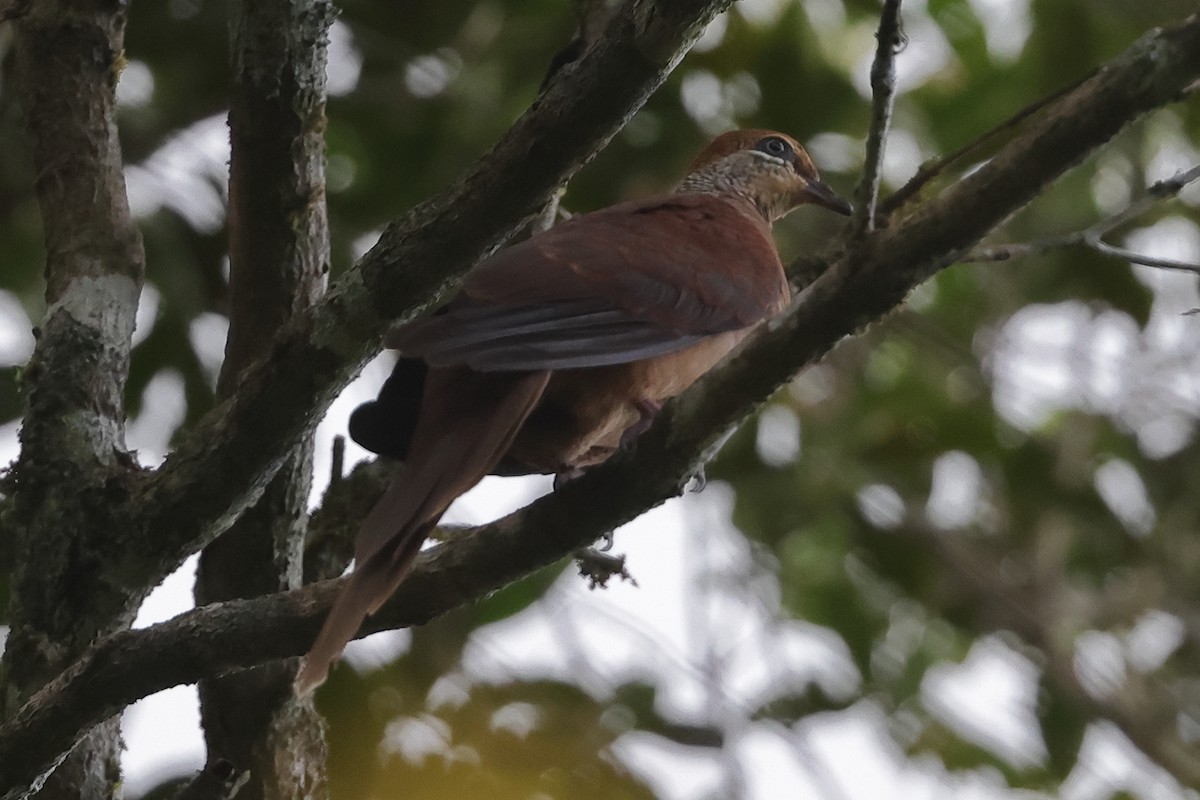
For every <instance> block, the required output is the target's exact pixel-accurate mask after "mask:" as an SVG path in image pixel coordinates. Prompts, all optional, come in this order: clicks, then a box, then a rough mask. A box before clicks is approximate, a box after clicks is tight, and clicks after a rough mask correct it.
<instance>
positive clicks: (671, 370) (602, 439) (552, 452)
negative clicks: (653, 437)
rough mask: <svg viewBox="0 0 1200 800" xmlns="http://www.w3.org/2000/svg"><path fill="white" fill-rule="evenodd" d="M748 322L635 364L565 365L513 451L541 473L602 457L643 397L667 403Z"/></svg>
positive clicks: (626, 426)
mask: <svg viewBox="0 0 1200 800" xmlns="http://www.w3.org/2000/svg"><path fill="white" fill-rule="evenodd" d="M749 332H750V331H749V329H746V330H739V331H731V332H729V333H723V334H719V335H716V336H712V337H709V338H707V339H705V340H704V341H701V342H698V343H696V344H694V345H691V346H690V347H686V348H684V349H682V350H679V351H676V352H674V353H668V354H667V355H663V356H657V357H655V358H649V359H645V360H642V361H634V362H631V363H629V364H617V365H614V366H609V367H593V368H588V369H571V370H559V371H556V372H554V373H553V374H552V375H551V378H550V383H549V385H548V386H547V387H546V391H545V394H544V395H543V397H542V401H541V402H540V403H539V404H538V406H537V408H535V409H534V411H533V413H532V414H530V416H529V418H528V419H527V420H526V422H525V424H524V426H523V427H522V428H521V431H520V433H519V434H518V435H517V438H516V439H515V441H514V442H513V444H512V447H511V448H510V449H509V451H508V455H509V457H510V458H512V459H514V460H515V461H517V462H520V463H521V464H524V465H527V466H528V467H530V468H531V469H534V470H536V471H539V472H562V471H564V470H568V469H572V468H576V467H588V466H592V465H594V464H598V463H600V462H601V461H604V460H605V459H606V458H608V457H609V456H610V455H612V453H613V452H614V451H615V450H616V449H617V448H618V447H619V446H620V444H621V436H622V434H624V433H625V431H626V430H628V429H629V428H630V427H631V426H632V425H634V424H635V423H637V422H638V421H639V420H640V418H641V412H640V411H639V410H638V406H639V404H641V401H647V400H648V401H651V402H653V403H662V402H665V401H666V400H668V399H670V398H672V397H674V396H675V395H677V394H679V393H680V392H682V391H683V390H684V389H686V388H688V387H689V386H691V385H692V384H693V383H694V382H695V381H696V379H697V378H699V377H700V376H701V375H703V374H704V373H705V372H708V371H709V370H710V369H712V367H713V366H714V365H715V364H716V363H717V362H718V361H720V360H721V359H722V358H724V357H725V355H727V354H728V353H729V351H730V350H732V349H733V348H734V347H735V346H736V345H737V344H738V342H740V341H741V340H742V339H743V338H745V336H746V335H747V334H748V333H749Z"/></svg>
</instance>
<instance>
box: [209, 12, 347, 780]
mask: <svg viewBox="0 0 1200 800" xmlns="http://www.w3.org/2000/svg"><path fill="white" fill-rule="evenodd" d="M233 15H234V16H233V18H232V20H231V28H232V41H233V53H232V62H233V94H232V101H231V105H230V110H229V127H230V132H231V159H230V180H229V260H230V297H231V308H230V320H229V337H228V339H227V341H226V347H225V362H224V364H223V365H222V369H221V374H220V377H219V379H218V382H217V394H218V396H219V397H220V398H222V399H228V398H230V397H232V396H233V395H234V394H236V392H237V387H238V379H239V376H240V375H241V373H242V371H243V370H245V369H246V368H247V367H249V366H250V365H251V364H253V363H254V362H255V361H256V360H258V359H260V358H263V357H265V356H266V355H267V353H268V352H269V349H270V344H271V342H272V341H273V340H274V338H275V336H276V335H277V334H278V333H279V331H280V330H281V329H282V328H283V327H284V326H285V325H286V324H287V323H288V322H289V321H290V320H291V319H293V318H294V317H295V316H296V315H297V314H298V313H301V312H303V311H305V310H307V309H308V308H310V307H311V306H312V305H313V303H314V302H315V301H316V300H317V299H318V298H319V297H320V295H321V294H322V293H323V291H324V288H325V278H326V274H327V273H328V270H329V226H328V220H327V217H326V210H325V150H324V139H323V134H324V129H325V65H326V46H327V32H328V28H329V25H330V23H331V22H332V21H333V15H334V11H333V7H332V5H331V4H330V3H329V2H328V0H270V1H269V2H241V3H235V4H234V9H233ZM311 482H312V442H311V439H310V438H305V439H304V440H303V441H302V442H301V443H300V444H299V446H298V447H297V448H296V449H295V451H294V452H293V453H292V455H291V457H290V458H289V459H288V460H287V461H286V462H284V464H283V466H282V467H281V468H280V470H279V471H278V472H277V473H276V474H275V477H274V479H273V480H272V481H271V483H270V484H268V485H267V487H266V489H265V490H264V492H263V494H262V496H261V497H260V498H259V499H258V502H257V503H255V505H254V506H252V507H251V508H249V509H248V510H247V511H246V513H244V514H243V515H242V516H241V518H240V519H238V521H237V523H236V524H234V525H233V527H231V528H230V529H229V530H228V531H226V532H225V533H224V534H223V535H222V536H221V537H220V538H218V539H217V540H216V541H215V542H213V543H212V544H210V545H209V546H208V547H207V548H205V549H204V551H203V552H202V553H201V555H200V566H199V571H198V573H197V582H196V602H197V603H198V604H200V605H204V604H208V603H213V602H219V601H224V600H233V599H237V598H245V597H254V596H256V595H263V594H270V593H272V592H279V591H286V590H288V589H296V588H298V587H299V586H300V583H301V574H302V567H303V565H302V555H303V549H304V537H305V522H306V519H307V510H308V492H309V487H310V484H311ZM294 671H295V665H294V663H292V662H291V661H276V662H271V663H267V664H262V665H259V666H257V667H252V668H250V669H245V670H240V671H237V672H232V673H229V674H225V675H220V676H216V677H213V678H209V679H208V680H204V681H201V683H200V713H201V721H202V724H203V727H204V734H205V739H206V742H207V745H208V761H209V764H215V763H220V762H228V763H229V764H232V765H233V766H234V768H235V769H236V770H237V771H239V772H243V771H244V772H248V773H249V780H248V781H247V783H246V784H245V785H244V786H242V787H241V789H240V790H239V797H242V798H247V800H268V799H270V798H281V799H282V798H293V799H294V800H299V799H300V798H314V799H315V800H316V799H319V798H323V797H325V796H326V795H327V790H326V785H325V769H324V764H325V741H324V735H323V723H322V720H321V717H320V715H319V714H317V712H316V710H315V708H314V707H313V705H312V702H311V699H305V700H298V699H296V698H295V697H294V696H293V694H292V691H291V683H292V675H293V673H294Z"/></svg>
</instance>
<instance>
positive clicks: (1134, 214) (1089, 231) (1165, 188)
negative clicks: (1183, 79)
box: [962, 164, 1200, 273]
mask: <svg viewBox="0 0 1200 800" xmlns="http://www.w3.org/2000/svg"><path fill="white" fill-rule="evenodd" d="M1196 180H1200V164H1197V165H1195V166H1193V167H1190V168H1189V169H1186V170H1180V171H1179V172H1177V173H1175V174H1174V175H1172V176H1171V177H1170V178H1166V179H1164V180H1161V181H1158V182H1157V183H1155V184H1154V185H1153V186H1151V187H1150V188H1149V189H1147V190H1146V193H1145V194H1144V195H1142V196H1141V197H1139V198H1138V199H1137V200H1134V201H1133V202H1132V203H1130V204H1129V205H1127V206H1126V207H1125V208H1123V209H1121V210H1120V211H1118V212H1117V213H1115V214H1113V215H1112V216H1109V217H1106V218H1105V219H1102V220H1100V221H1099V222H1097V223H1095V224H1093V225H1091V226H1089V227H1088V228H1085V229H1084V230H1082V231H1076V232H1074V233H1065V234H1061V235H1058V236H1048V237H1046V238H1044V239H1035V240H1033V241H1029V242H1016V243H1013V244H1002V245H993V246H991V247H979V248H976V249H974V250H972V251H971V252H969V253H967V254H966V255H965V256H963V259H962V260H963V261H975V262H982V261H1009V260H1011V259H1014V258H1028V257H1030V256H1039V255H1042V254H1043V253H1048V252H1050V251H1052V250H1059V249H1061V248H1064V247H1072V246H1074V245H1079V244H1084V245H1087V246H1088V247H1090V248H1092V249H1093V250H1096V251H1097V252H1099V253H1102V254H1104V255H1107V256H1112V257H1114V258H1120V259H1124V260H1125V261H1130V262H1132V263H1134V264H1143V265H1145V266H1148V267H1156V268H1158V269H1169V270H1177V271H1180V272H1197V273H1200V264H1192V263H1189V262H1186V261H1178V260H1176V259H1169V258H1154V257H1151V256H1146V255H1142V254H1141V253H1135V252H1134V251H1132V250H1127V249H1125V248H1123V247H1116V246H1115V245H1111V244H1109V243H1108V242H1106V241H1104V237H1105V236H1106V235H1107V234H1108V233H1110V232H1111V231H1113V230H1115V229H1116V228H1119V227H1120V226H1122V225H1124V224H1125V223H1127V222H1130V221H1132V220H1134V219H1137V218H1138V217H1139V216H1141V215H1142V214H1144V213H1145V212H1146V211H1148V210H1149V209H1151V208H1153V207H1154V206H1156V205H1158V204H1159V203H1161V202H1163V201H1165V200H1170V199H1171V198H1174V197H1176V196H1177V195H1178V194H1179V193H1180V192H1181V191H1183V188H1184V187H1185V186H1187V185H1188V184H1190V183H1192V182H1194V181H1196Z"/></svg>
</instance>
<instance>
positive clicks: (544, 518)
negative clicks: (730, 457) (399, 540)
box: [0, 15, 1200, 791]
mask: <svg viewBox="0 0 1200 800" xmlns="http://www.w3.org/2000/svg"><path fill="white" fill-rule="evenodd" d="M1197 77H1200V15H1198V16H1193V17H1191V18H1189V19H1188V20H1187V21H1186V22H1185V23H1183V24H1181V25H1179V26H1177V27H1175V28H1172V29H1170V30H1167V31H1164V32H1155V33H1152V34H1150V35H1148V36H1146V37H1144V38H1142V39H1141V40H1139V41H1138V42H1137V43H1135V44H1134V45H1133V46H1132V47H1131V48H1130V49H1129V50H1127V51H1126V52H1125V53H1124V54H1123V55H1121V56H1120V57H1118V58H1117V59H1115V60H1114V61H1112V62H1111V63H1110V64H1109V65H1108V66H1107V67H1106V68H1105V69H1104V70H1102V71H1100V72H1099V73H1097V74H1096V76H1094V77H1093V78H1092V79H1091V80H1089V81H1087V82H1085V83H1084V84H1082V85H1080V86H1079V87H1078V88H1077V89H1076V90H1075V91H1073V92H1071V93H1069V94H1067V95H1065V96H1063V97H1062V98H1060V99H1059V100H1058V101H1057V102H1055V103H1053V104H1052V105H1051V106H1050V107H1049V108H1048V109H1047V113H1046V114H1044V115H1042V116H1041V117H1040V118H1039V119H1038V120H1037V121H1035V122H1034V123H1033V124H1031V125H1030V127H1029V129H1028V130H1026V131H1025V132H1024V133H1023V134H1022V135H1020V136H1018V137H1016V138H1015V139H1013V140H1012V141H1011V142H1009V143H1008V144H1007V145H1006V146H1005V147H1004V148H1002V149H1001V150H1000V151H999V152H998V153H997V154H996V156H995V157H994V158H993V159H992V160H991V162H989V163H988V164H987V165H985V166H984V167H982V168H981V169H979V170H977V171H975V172H973V173H972V174H971V175H969V176H967V177H965V178H963V179H961V180H959V181H958V182H957V183H956V184H954V185H953V186H951V187H950V188H949V189H947V190H946V191H945V192H944V193H943V194H942V195H940V196H939V197H937V198H934V199H933V200H931V201H930V202H928V203H926V204H924V205H922V206H921V207H919V208H917V209H915V210H914V212H913V213H912V214H910V215H909V216H908V217H906V218H905V219H902V220H899V221H896V222H895V223H893V225H892V227H890V228H888V229H886V230H883V231H879V232H876V233H875V234H872V235H871V236H869V237H867V238H866V239H864V240H863V241H861V242H860V243H858V244H857V245H855V246H854V247H853V248H852V249H851V251H849V252H847V253H846V254H844V255H842V256H841V257H839V258H838V259H837V261H836V262H835V263H834V264H833V265H832V267H831V269H830V270H829V271H827V272H826V273H825V274H824V275H822V276H821V277H820V278H818V279H817V280H816V281H815V282H814V283H813V284H812V285H811V286H810V287H809V288H808V289H807V290H805V291H804V292H803V293H802V294H801V295H800V296H799V297H798V298H797V300H796V302H795V303H794V305H793V307H792V308H791V309H790V310H789V312H788V313H787V314H786V315H785V316H784V317H783V318H782V319H780V320H779V321H778V322H777V323H776V324H774V325H773V326H771V328H770V329H768V330H763V331H761V332H760V333H759V334H758V335H756V336H755V337H754V338H753V340H752V341H751V342H750V343H749V344H748V346H747V347H746V348H745V349H744V350H743V351H742V352H741V354H740V355H738V356H735V357H734V358H732V359H731V360H730V361H729V362H728V363H726V364H725V365H724V366H722V367H721V368H719V369H718V370H716V371H714V372H713V373H711V374H710V375H709V376H706V377H705V378H704V379H703V380H702V381H701V382H700V383H699V384H697V385H696V386H694V387H693V388H692V389H690V390H689V391H688V392H686V393H684V394H683V395H681V396H680V397H679V398H677V400H676V401H674V402H672V403H670V404H668V406H667V407H666V408H665V409H664V410H663V412H662V414H661V415H660V416H659V419H658V421H657V422H656V423H655V425H654V426H653V427H652V428H651V429H650V430H649V431H648V432H647V433H646V434H645V435H644V436H643V437H642V438H641V439H640V440H639V441H638V444H637V447H636V449H635V450H632V451H628V452H623V453H621V454H619V455H618V456H617V457H616V458H614V459H613V460H611V461H610V462H608V463H606V464H603V465H601V466H600V467H597V468H596V469H594V470H592V471H590V472H589V473H588V474H586V475H584V476H583V477H582V478H580V479H579V480H577V481H573V482H571V483H568V484H567V485H566V486H564V487H563V488H562V490H561V491H559V492H556V493H555V494H553V495H550V496H548V497H545V498H543V499H541V500H539V501H538V502H536V503H534V504H532V505H531V506H529V507H527V508H525V509H522V510H521V511H518V512H516V513H514V514H512V515H510V516H508V517H506V518H505V519H502V520H500V521H498V522H495V523H493V524H491V525H487V526H484V527H482V528H479V529H476V530H473V531H468V532H464V533H463V534H461V535H459V536H456V537H455V539H454V541H452V542H450V543H448V544H446V545H442V546H439V547H436V548H434V549H432V550H431V551H430V552H428V553H426V554H425V555H424V557H423V558H422V559H421V560H420V561H419V563H418V566H417V568H416V569H415V571H414V572H413V574H412V575H411V576H410V577H409V578H408V579H407V580H406V581H405V582H404V584H402V585H401V587H400V590H399V591H398V592H397V593H396V595H395V596H394V597H393V598H392V600H391V601H390V602H389V603H388V604H387V605H386V606H385V607H384V608H383V609H381V611H380V613H379V614H377V615H376V616H374V617H372V618H370V619H369V620H368V625H367V626H366V627H365V628H364V629H363V630H362V631H361V633H362V634H366V633H369V632H372V631H375V630H380V629H383V628H391V627H398V626H402V625H414V624H420V623H423V622H425V621H427V620H429V619H431V618H433V617H435V616H437V615H438V614H442V613H445V612H446V611H447V610H449V609H451V608H454V607H457V606H459V605H462V604H464V603H467V602H470V601H472V600H474V599H476V598H478V597H481V596H483V595H485V594H487V593H488V592H491V591H494V590H495V589H497V588H499V587H501V586H503V585H505V584H507V583H509V582H511V581H513V580H516V579H517V578H519V577H521V576H523V575H526V574H528V573H529V572H531V571H533V570H535V569H538V568H539V567H542V566H544V565H546V564H549V563H552V562H554V561H556V560H558V559H560V558H563V557H564V556H566V555H567V554H569V553H570V552H572V551H573V550H575V549H577V548H578V547H581V546H583V545H586V544H588V543H589V542H591V541H594V540H595V539H596V538H598V537H599V536H600V535H602V534H603V533H604V532H606V531H609V530H611V529H612V528H614V527H616V526H617V525H620V524H622V523H624V522H626V521H628V520H630V519H632V518H633V517H635V516H638V515H639V514H641V513H642V512H644V511H645V510H646V509H648V508H651V507H653V506H654V505H657V504H658V503H661V502H662V501H663V500H665V499H667V498H668V497H670V496H673V495H675V494H678V492H679V491H680V488H681V487H682V486H683V485H684V484H685V483H686V481H687V476H688V475H689V474H690V473H691V472H692V471H693V470H694V469H695V468H696V466H697V465H698V464H700V463H702V462H703V461H704V460H705V459H706V458H707V457H708V456H709V455H710V451H711V450H712V448H713V447H714V446H715V445H716V444H717V443H718V442H719V441H720V440H721V438H722V436H723V434H724V433H725V431H727V430H728V429H729V428H730V427H731V426H732V425H734V424H736V423H737V422H738V421H739V420H740V419H742V418H743V417H744V416H745V415H746V414H748V413H749V412H750V411H751V410H752V409H753V408H755V407H756V406H757V405H759V404H761V403H762V402H764V401H765V400H766V398H767V397H769V396H770V394H771V392H772V391H773V389H774V388H775V387H777V386H779V385H780V384H782V383H784V382H786V381H787V380H788V379H789V378H790V377H791V376H792V375H794V374H795V372H796V371H797V370H798V369H800V368H801V367H802V366H804V365H805V364H807V363H810V362H811V361H813V360H815V359H817V358H819V357H820V356H821V355H823V354H824V353H825V352H827V351H828V350H829V349H830V348H832V347H833V346H834V345H835V344H836V343H837V342H838V341H839V340H840V339H841V338H843V337H844V336H846V335H848V334H851V333H853V332H855V331H857V330H859V329H860V328H861V327H862V326H863V325H865V324H867V323H868V322H870V321H871V320H874V319H878V318H879V317H881V316H882V315H884V314H886V313H887V312H888V311H890V310H891V309H892V308H894V307H895V306H896V305H898V304H899V303H900V302H901V301H902V300H903V298H904V296H905V295H906V294H907V292H908V291H909V290H910V289H911V288H912V287H914V286H916V285H917V284H918V283H919V282H921V281H922V280H924V279H926V278H927V277H929V276H930V275H931V274H933V273H934V272H936V271H937V270H938V269H941V268H942V267H944V266H946V265H947V264H949V263H951V262H952V261H953V260H954V259H955V257H956V255H957V254H959V253H961V252H963V251H965V250H966V249H967V248H969V247H971V246H972V245H973V244H974V243H975V242H976V241H978V240H979V238H981V237H982V236H983V235H984V234H985V233H987V232H988V231H989V230H990V229H991V228H992V227H994V226H995V225H997V224H999V223H1000V222H1002V221H1003V220H1004V219H1005V218H1006V217H1007V216H1008V215H1010V214H1012V213H1013V212H1014V211H1016V210H1017V209H1019V208H1020V207H1021V206H1022V205H1023V204H1025V203H1026V202H1028V201H1029V200H1030V199H1031V198H1032V197H1034V196H1035V195H1036V194H1037V193H1038V192H1039V191H1040V190H1041V189H1042V188H1043V187H1044V186H1045V185H1046V184H1047V183H1049V182H1050V181H1052V180H1053V179H1054V178H1055V177H1057V176H1058V175H1060V174H1062V172H1064V171H1065V170H1066V169H1068V168H1069V167H1071V166H1072V165H1074V164H1075V163H1077V162H1078V161H1079V160H1080V159H1082V158H1083V157H1084V156H1085V155H1087V153H1089V152H1090V151H1092V150H1094V149H1095V148H1097V147H1099V146H1100V145H1101V144H1103V143H1104V142H1105V141H1107V140H1108V139H1109V138H1111V137H1112V136H1113V135H1114V134H1115V133H1116V132H1117V131H1118V130H1120V128H1121V127H1123V126H1124V125H1126V124H1128V123H1129V122H1131V121H1133V120H1135V119H1137V118H1138V117H1139V116H1141V115H1143V114H1144V113H1146V112H1147V111H1149V110H1152V109H1154V108H1156V107H1159V106H1162V105H1164V104H1166V103H1169V102H1171V101H1172V100H1174V99H1176V98H1177V97H1178V96H1179V94H1180V92H1181V91H1182V89H1183V87H1185V86H1187V85H1188V84H1189V83H1191V82H1192V81H1194V80H1196V78H1197ZM339 586H340V582H339V581H336V580H335V581H327V582H324V583H320V584H316V585H313V586H310V587H306V588H305V589H302V590H299V591H296V592H289V593H287V594H279V595H272V596H268V597H263V598H256V599H253V600H246V601H237V602H231V603H226V604H219V605H216V606H213V607H206V608H202V609H198V610H196V611H194V612H191V613H190V614H186V615H183V616H181V617H178V618H176V619H174V620H171V621H169V622H166V623H163V624H162V625H158V626H154V627H153V628H149V629H146V630H142V631H131V632H123V633H118V634H114V635H112V636H110V637H108V638H107V639H105V640H103V641H101V642H99V643H97V644H96V646H95V647H94V648H93V649H92V650H91V651H90V652H89V653H88V654H87V655H86V656H85V657H84V658H83V659H81V660H80V661H79V662H78V663H77V664H76V665H74V666H73V667H72V668H71V669H70V670H69V671H68V672H67V673H64V674H63V675H62V676H60V678H58V679H57V680H56V681H55V682H54V683H53V684H52V685H50V686H47V687H46V689H45V690H43V692H41V693H40V694H39V695H38V696H36V697H34V698H33V699H32V700H31V701H30V702H29V703H27V704H26V706H25V707H24V708H22V709H21V711H20V712H19V713H18V714H17V716H16V717H15V718H13V719H12V720H10V721H9V722H8V723H6V724H5V725H4V726H3V727H0V791H13V790H14V789H15V790H17V791H20V789H21V787H23V786H25V785H27V782H28V781H30V780H32V779H33V777H34V776H35V775H36V774H37V770H38V769H39V767H38V765H39V764H40V765H44V764H46V763H48V761H49V760H51V759H53V758H54V757H56V756H57V754H59V753H61V752H63V750H65V749H66V748H67V747H69V746H70V744H71V742H72V741H73V740H74V739H75V738H76V737H78V736H80V735H81V734H82V732H83V731H85V730H86V729H87V727H88V726H90V725H93V724H96V723H97V722H98V721H100V720H103V719H105V718H106V717H107V716H109V715H111V714H113V713H115V712H116V711H117V710H119V709H120V708H122V707H123V706H124V705H125V704H127V703H129V702H132V701H133V700H135V699H137V698H139V697H143V696H145V695H147V694H149V693H151V692H154V691H158V690H160V689H164V688H167V687H169V686H173V685H176V684H179V683H188V682H192V681H195V680H198V679H199V678H201V677H204V676H206V675H210V674H213V673H218V672H221V671H224V670H228V669H231V668H234V667H239V666H244V665H246V664H251V663H257V662H259V661H263V660H267V659H271V658H280V657H284V656H289V655H294V654H297V653H300V652H303V650H304V649H305V648H306V647H307V646H308V644H309V643H310V641H311V638H312V636H313V635H314V634H315V633H316V630H317V628H318V626H319V625H320V622H321V619H322V617H323V615H324V612H325V611H326V610H327V609H328V606H329V604H330V602H331V601H332V599H333V597H334V595H335V593H336V591H337V589H338V587H339ZM18 753H20V754H22V757H21V758H17V757H16V754H18Z"/></svg>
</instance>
